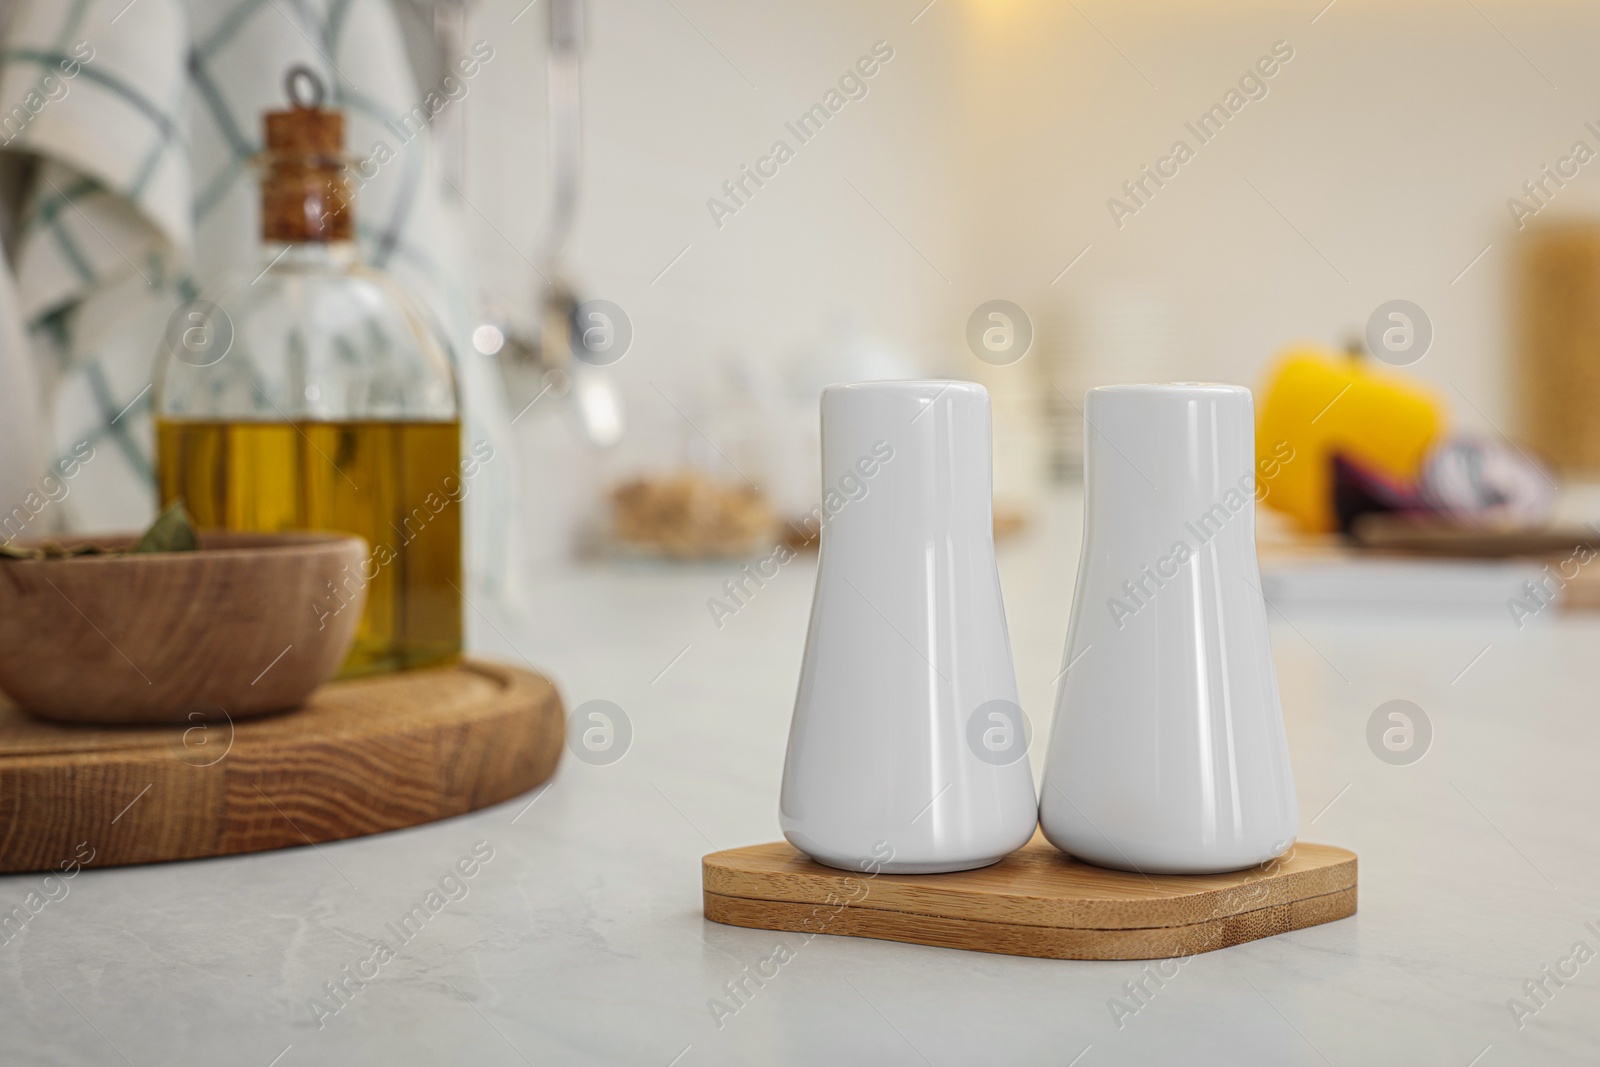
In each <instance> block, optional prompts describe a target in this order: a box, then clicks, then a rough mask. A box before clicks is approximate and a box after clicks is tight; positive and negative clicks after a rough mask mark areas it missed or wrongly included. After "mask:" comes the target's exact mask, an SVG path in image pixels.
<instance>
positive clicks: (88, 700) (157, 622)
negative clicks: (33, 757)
mask: <svg viewBox="0 0 1600 1067" xmlns="http://www.w3.org/2000/svg"><path fill="white" fill-rule="evenodd" d="M200 539H201V545H202V547H203V551H199V552H157V553H150V554H139V555H119V556H77V557H74V558H72V559H48V560H5V561H3V562H0V690H4V692H5V693H6V694H7V695H8V696H9V697H10V698H11V699H12V700H15V701H16V702H17V703H18V704H21V705H23V706H24V707H26V708H28V709H29V710H31V711H32V712H33V713H34V714H35V715H40V716H44V717H46V718H51V719H60V720H62V721H65V722H100V723H147V722H165V723H182V724H183V725H185V726H189V725H193V723H194V721H195V720H194V719H193V718H191V715H193V714H194V713H198V714H199V715H201V716H204V717H207V718H217V719H223V718H227V717H230V716H231V717H232V718H233V719H234V720H235V721H237V720H239V719H242V718H245V717H247V716H250V715H259V714H263V713H266V712H272V711H278V710H281V709H283V708H291V707H294V706H295V705H297V704H299V703H300V702H301V701H303V700H305V699H306V696H307V695H308V694H309V693H310V692H311V691H312V690H313V689H315V688H316V687H317V686H319V685H321V684H322V683H323V682H326V681H327V680H328V679H329V678H332V677H333V674H334V672H335V671H336V670H338V668H339V663H340V661H341V660H343V659H344V655H345V653H346V652H347V651H349V648H350V642H351V641H352V640H354V638H355V633H356V625H357V624H358V623H359V622H360V620H361V609H362V604H363V602H364V601H365V599H366V586H365V585H364V584H359V583H348V582H347V581H346V580H347V578H348V576H349V574H350V573H351V572H352V571H359V568H360V567H361V565H362V560H363V559H364V558H365V557H366V555H367V549H366V543H365V542H364V541H362V540H361V538H359V537H347V536H344V535H340V534H316V533H284V534H239V533H225V532H221V531H216V530H207V531H204V532H203V533H202V534H201V535H200ZM134 540H136V539H135V538H133V537H130V536H112V537H94V538H79V539H76V540H72V541H68V542H67V543H68V544H69V545H72V544H77V543H94V544H99V545H102V546H106V547H116V548H121V547H126V546H127V545H129V544H131V543H132V542H133V541H134ZM21 543H22V544H23V545H25V546H30V547H32V546H36V545H37V542H31V541H24V542H21ZM329 583H335V584H336V585H338V587H339V588H341V589H344V590H346V591H345V592H344V593H343V594H342V598H343V599H344V600H346V601H348V604H347V606H346V607H344V608H342V609H340V610H338V611H334V610H332V609H333V608H337V607H338V605H339V603H340V600H339V599H335V598H333V597H332V596H330V594H329V593H328V588H329ZM329 604H331V607H330V606H326V605H329ZM319 608H320V611H319Z"/></svg>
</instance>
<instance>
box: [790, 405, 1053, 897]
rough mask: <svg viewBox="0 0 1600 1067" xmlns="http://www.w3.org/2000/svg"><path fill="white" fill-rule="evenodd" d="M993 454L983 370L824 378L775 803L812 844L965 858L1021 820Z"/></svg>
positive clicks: (904, 865)
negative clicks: (819, 491) (800, 638)
mask: <svg viewBox="0 0 1600 1067" xmlns="http://www.w3.org/2000/svg"><path fill="white" fill-rule="evenodd" d="M990 464H991V459H990V423H989V395H988V393H987V392H985V391H984V389H983V387H982V386H980V385H976V384H973V383H970V382H940V381H913V382H867V383H860V384H855V385H835V386H829V387H828V388H827V389H825V390H823V393H822V476H823V489H824V500H823V509H824V511H825V512H826V515H827V518H826V521H825V522H824V524H823V527H822V544H821V556H820V559H819V562H818V569H817V587H816V593H815V598H814V600H813V603H812V608H811V625H810V630H809V632H808V634H807V638H806V651H805V661H804V663H803V665H802V667H801V673H800V687H799V693H798V696H797V698H796V700H795V709H794V719H793V722H792V724H791V727H790V732H789V750H788V757H787V759H786V761H785V764H784V774H783V795H782V802H781V810H780V819H781V823H782V827H783V832H784V836H785V837H787V838H788V839H789V841H790V842H791V843H792V844H794V846H795V847H796V848H798V849H800V850H801V851H803V852H805V853H806V854H808V855H809V856H811V857H812V858H813V859H815V860H817V861H818V862H821V863H825V864H828V865H829V866H833V867H842V868H847V869H852V870H864V871H870V872H873V873H875V872H877V871H880V870H882V871H890V872H897V873H907V874H931V873H935V872H939V871H957V870H965V869H968V868H972V867H982V866H985V865H987V864H990V863H994V862H995V861H997V860H999V859H1000V858H1002V857H1003V856H1005V855H1006V854H1007V853H1009V852H1012V851H1014V850H1015V849H1017V848H1019V847H1020V846H1022V845H1023V844H1024V843H1026V842H1027V840H1028V839H1029V837H1031V836H1032V834H1033V830H1034V826H1035V819H1036V815H1037V807H1036V804H1037V801H1036V797H1035V794H1034V790H1033V776H1032V773H1031V771H1030V770H1029V767H1028V758H1027V738H1026V734H1025V730H1024V725H1023V720H1022V713H1021V709H1020V707H1019V706H1018V704H1017V686H1016V675H1015V671H1014V669H1013V667H1012V661H1011V645H1010V640H1009V638H1008V637H1007V634H1006V621H1005V611H1004V607H1003V605H1002V603H1001V598H1000V581H999V574H998V572H997V570H996V567H995V558H994V533H993V525H992V524H993V519H992V516H991V506H990V494H991V467H990Z"/></svg>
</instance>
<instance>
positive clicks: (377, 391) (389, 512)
mask: <svg viewBox="0 0 1600 1067" xmlns="http://www.w3.org/2000/svg"><path fill="white" fill-rule="evenodd" d="M301 77H305V78H309V79H310V80H311V81H312V83H313V84H314V86H315V89H316V97H315V100H314V101H312V102H311V103H310V104H301V103H299V102H298V101H295V106H293V107H291V108H290V109H289V110H287V111H278V112H269V113H268V114H267V115H266V116H265V128H266V137H265V142H266V146H267V147H266V150H265V151H264V152H263V153H262V156H261V158H260V162H261V164H262V170H261V174H262V176H261V193H262V196H261V202H262V213H261V225H262V239H263V247H262V250H261V259H260V266H259V267H258V268H257V269H256V270H255V271H252V272H250V273H248V274H239V275H237V276H234V277H229V278H223V279H220V280H219V281H218V282H217V283H216V284H215V285H214V286H209V287H208V288H207V290H206V291H205V292H203V293H202V294H201V298H200V299H197V300H194V301H191V302H190V303H188V304H186V305H184V306H183V307H181V308H180V309H179V311H178V313H176V314H175V315H174V316H173V318H172V320H171V322H170V324H169V328H168V331H167V338H166V346H165V353H164V355H165V359H164V360H163V361H162V371H161V374H160V377H159V388H158V393H157V466H158V477H159V484H160V494H161V500H162V503H163V505H165V504H167V503H170V502H171V501H173V500H175V499H179V498H181V499H183V500H184V501H185V503H186V504H187V506H188V508H189V510H190V512H191V513H192V514H193V516H194V518H195V521H196V523H197V524H198V525H199V526H201V527H202V528H205V527H213V528H221V529H228V530H249V531H280V530H289V529H312V530H335V531H341V532H348V533H354V534H357V535H359V536H361V537H363V538H365V539H366V541H367V546H368V549H369V551H370V556H369V557H368V558H367V560H365V561H364V563H363V565H362V567H361V568H360V571H359V573H353V574H350V575H347V576H346V578H345V579H344V580H343V581H342V582H341V583H340V585H339V586H338V587H335V586H330V587H329V588H328V589H326V590H321V591H319V593H318V597H317V600H316V602H315V603H313V604H311V605H308V610H312V611H315V612H317V614H318V616H319V617H323V616H324V615H325V614H336V613H338V612H339V611H341V610H343V609H344V607H345V605H346V604H347V602H349V601H350V600H351V599H352V598H353V594H354V592H355V591H356V590H357V589H359V588H363V587H364V588H365V589H366V593H367V602H366V610H365V612H364V614H363V618H362V622H361V625H360V627H359V629H358V633H357V638H356V643H355V646H354V648H353V649H352V651H351V653H350V656H349V658H348V659H347V661H346V663H345V667H344V671H343V673H344V674H345V675H350V674H361V673H368V672H371V671H381V670H391V669H399V668H406V667H415V666H423V665H428V664H436V663H443V662H449V661H450V660H452V659H454V658H455V657H456V656H457V655H458V654H459V652H460V648H461V593H460V581H461V518H460V498H461V497H462V496H464V495H465V487H464V485H463V483H462V476H463V468H462V467H461V466H460V448H461V431H460V419H459V412H458V408H457V401H456V388H455V382H454V376H453V373H452V371H451V363H450V358H449V354H448V348H447V344H446V342H444V341H443V340H442V339H441V337H440V335H439V333H438V332H437V331H435V330H434V329H433V328H432V327H431V326H430V323H429V320H428V319H427V318H426V317H425V315H424V313H423V312H422V310H421V309H420V307H419V306H418V305H417V303H416V302H415V301H414V300H413V299H412V297H411V296H410V295H409V294H408V293H407V292H406V291H405V290H404V289H403V288H402V287H401V286H400V285H399V284H398V283H396V282H395V281H394V280H393V279H392V278H391V277H390V276H388V275H387V274H384V273H383V272H381V271H377V270H373V269H371V268H368V267H365V266H363V265H362V264H361V262H360V258H359V255H358V252H357V249H356V246H355V243H354V241H353V240H352V234H353V232H354V219H353V210H352V203H351V198H352V194H351V190H350V188H349V183H348V179H347V177H346V161H345V160H344V158H343V156H342V151H343V141H344V121H343V120H344V116H343V114H342V113H341V112H339V111H334V110H325V109H323V108H321V107H320V103H321V87H320V84H317V83H316V82H315V78H314V76H312V75H310V73H309V72H308V71H303V70H296V71H294V72H291V75H290V83H289V84H290V96H291V100H293V99H294V96H295V92H294V90H295V85H296V79H297V78H301Z"/></svg>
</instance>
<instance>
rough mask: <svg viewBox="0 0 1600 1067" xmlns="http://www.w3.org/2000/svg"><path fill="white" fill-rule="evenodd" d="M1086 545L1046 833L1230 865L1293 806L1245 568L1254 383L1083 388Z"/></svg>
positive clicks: (1122, 860) (1139, 857) (1171, 860)
mask: <svg viewBox="0 0 1600 1067" xmlns="http://www.w3.org/2000/svg"><path fill="white" fill-rule="evenodd" d="M1084 413H1085V418H1086V422H1087V426H1086V429H1085V432H1086V435H1087V441H1086V451H1085V459H1084V467H1085V471H1084V475H1085V491H1086V501H1085V512H1084V540H1083V553H1082V556H1081V559H1080V562H1079V566H1078V582H1077V590H1076V593H1075V595H1074V598H1073V605H1072V619H1071V623H1070V626H1069V628H1068V632H1067V647H1066V652H1065V656H1064V658H1063V660H1062V664H1061V666H1062V668H1063V670H1064V672H1065V673H1064V674H1063V676H1062V678H1061V681H1060V683H1059V688H1058V689H1057V694H1056V712H1055V726H1054V728H1053V730H1052V732H1051V737H1050V747H1049V752H1048V755H1047V758H1046V764H1045V775H1044V783H1043V786H1042V789H1041V793H1042V796H1041V800H1040V822H1041V824H1042V826H1043V829H1044V832H1045V835H1046V836H1047V837H1049V839H1050V840H1051V841H1052V842H1053V843H1054V844H1055V845H1056V846H1057V847H1058V848H1061V849H1063V850H1065V851H1067V852H1070V853H1072V854H1073V855H1075V856H1078V857H1080V858H1082V859H1085V860H1088V861H1089V862H1091V863H1097V864H1101V865H1103V866H1107V867H1118V868H1122V869H1124V870H1143V871H1147V872H1161V873H1191V872H1209V871H1226V870H1237V869H1240V868H1243V867H1248V866H1251V865H1254V864H1257V863H1261V862H1263V861H1266V860H1269V859H1271V858H1272V857H1274V856H1276V855H1278V854H1280V853H1282V852H1283V851H1284V850H1286V849H1287V848H1288V847H1289V846H1290V845H1291V844H1292V843H1293V841H1294V837H1295V833H1296V829H1297V825H1298V821H1299V811H1298V807H1297V804H1296V800H1295V790H1294V777H1293V773H1292V771H1291V768H1290V765H1289V753H1288V748H1287V746H1286V744H1285V741H1284V732H1283V714H1282V710H1281V708H1280V705H1279V702H1278V683H1277V677H1276V675H1275V673H1274V671H1273V665H1272V651H1271V648H1270V647H1269V645H1268V642H1267V619H1266V608H1265V605H1264V602H1263V600H1262V597H1261V576H1260V573H1259V570H1258V568H1257V565H1256V551H1255V510H1254V509H1255V494H1256V466H1255V463H1256V456H1255V435H1254V417H1253V412H1252V403H1251V396H1250V391H1249V390H1248V389H1245V388H1243V387H1241V386H1232V385H1201V384H1183V385H1122V386H1108V387H1104V388H1099V389H1092V390H1090V391H1089V394H1088V396H1087V398H1086V401H1085V408H1084Z"/></svg>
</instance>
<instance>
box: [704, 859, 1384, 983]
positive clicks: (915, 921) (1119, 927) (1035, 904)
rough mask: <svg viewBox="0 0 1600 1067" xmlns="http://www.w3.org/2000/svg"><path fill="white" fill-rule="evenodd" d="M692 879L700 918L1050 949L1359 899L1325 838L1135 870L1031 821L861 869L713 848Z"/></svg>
mask: <svg viewBox="0 0 1600 1067" xmlns="http://www.w3.org/2000/svg"><path fill="white" fill-rule="evenodd" d="M701 881H702V886H703V888H704V890H705V914H706V918H708V919H710V920H712V921H713V922H719V923H727V924H728V925H730V926H748V927H755V928H757V929H763V930H788V931H792V932H795V933H803V934H824V933H826V934H843V935H845V936H847V937H875V938H880V939H882V940H885V941H905V942H909V943H911V944H917V945H937V946H940V947H942V948H963V949H973V950H976V951H979V952H999V953H1004V954H1006V955H1011V956H1038V957H1043V958H1046V959H1058V960H1145V959H1166V958H1168V957H1172V956H1191V955H1194V954H1195V953H1198V952H1210V951H1211V950H1213V949H1219V948H1227V947H1228V946H1230V945H1240V944H1243V943H1244V942H1246V941H1254V940H1256V939H1257V938H1261V937H1270V936H1272V935H1273V934H1281V933H1286V932H1288V931H1290V930H1300V929H1304V928H1305V927H1307V926H1315V925H1317V924H1318V923H1325V922H1332V921H1333V920H1334V919H1343V918H1345V917H1346V916H1349V915H1354V914H1355V911H1356V855H1355V853H1353V852H1347V851H1346V850H1344V849H1342V848H1334V847H1333V846H1332V845H1308V844H1298V845H1296V846H1295V848H1294V852H1293V853H1292V855H1291V856H1290V857H1289V858H1287V859H1284V860H1280V861H1278V862H1276V863H1274V864H1269V865H1267V866H1266V867H1265V868H1262V867H1253V868H1251V869H1250V870H1247V871H1238V872H1235V873H1233V874H1206V875H1158V874H1153V875H1150V876H1148V877H1146V876H1145V875H1142V874H1131V873H1128V872H1125V871H1112V870H1106V869H1105V868H1103V867H1093V866H1090V865H1089V864H1087V863H1082V862H1080V861H1078V860H1075V859H1073V858H1071V857H1070V856H1066V855H1064V854H1063V853H1061V852H1060V851H1058V850H1057V849H1056V848H1055V847H1054V846H1053V845H1051V844H1050V843H1049V842H1048V841H1046V840H1045V839H1044V836H1043V835H1042V834H1038V833H1035V834H1034V837H1033V840H1032V841H1030V842H1028V844H1027V845H1025V846H1023V847H1022V848H1021V849H1019V850H1018V851H1016V852H1014V853H1012V854H1011V855H1010V856H1007V857H1006V858H1005V859H1003V860H1001V861H1000V862H999V863H997V864H995V865H994V866H992V867H984V868H982V869H980V870H975V871H957V872H955V873H953V874H923V875H892V874H879V875H876V876H869V875H866V874H859V875H856V874H851V873H850V872H849V871H841V870H835V869H834V868H832V867H824V866H822V865H821V864H818V863H813V862H812V861H811V860H809V859H807V858H806V857H805V856H803V855H801V854H800V853H799V852H797V851H796V850H795V849H794V847H793V846H791V845H789V844H788V843H786V842H776V843H774V844H770V845H754V846H751V847H749V848H739V849H733V850H732V851H729V852H713V853H712V854H711V855H709V856H706V857H705V859H704V860H703V861H702V862H701Z"/></svg>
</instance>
